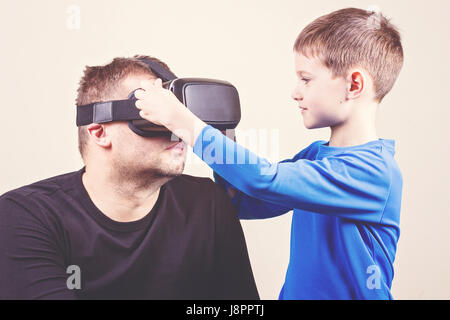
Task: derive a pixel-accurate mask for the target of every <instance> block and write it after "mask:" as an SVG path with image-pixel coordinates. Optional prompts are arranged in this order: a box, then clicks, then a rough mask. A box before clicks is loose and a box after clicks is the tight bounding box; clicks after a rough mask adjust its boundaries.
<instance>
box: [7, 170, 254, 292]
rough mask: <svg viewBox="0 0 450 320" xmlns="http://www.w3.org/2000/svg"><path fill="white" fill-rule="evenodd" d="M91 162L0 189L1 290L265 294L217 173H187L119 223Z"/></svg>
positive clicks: (167, 185)
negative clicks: (95, 189) (100, 200)
mask: <svg viewBox="0 0 450 320" xmlns="http://www.w3.org/2000/svg"><path fill="white" fill-rule="evenodd" d="M84 170H85V168H82V169H81V170H79V171H76V172H72V173H67V174H63V175H60V176H56V177H52V178H49V179H46V180H42V181H39V182H36V183H33V184H30V185H28V186H24V187H21V188H19V189H16V190H12V191H9V192H7V193H5V194H3V195H2V196H1V197H0V299H77V298H78V299H259V296H258V292H257V289H256V285H255V281H254V278H253V274H252V270H251V266H250V261H249V257H248V253H247V248H246V244H245V239H244V235H243V232H242V228H241V225H240V222H239V220H238V218H237V214H236V211H235V210H234V208H233V206H232V204H231V202H230V201H229V199H228V198H227V195H226V194H225V192H224V191H223V190H222V189H221V188H220V187H218V186H216V185H215V184H214V182H213V181H212V180H211V179H208V178H199V177H192V176H188V175H181V176H178V177H176V178H174V179H172V180H171V181H169V182H167V183H166V184H165V185H163V186H162V187H161V190H160V194H159V197H158V199H157V201H156V203H155V206H154V207H153V209H152V210H151V211H150V212H149V213H148V214H147V215H146V216H145V217H143V218H142V219H140V220H137V221H132V222H118V221H114V220H112V219H110V218H109V217H107V216H106V215H104V214H103V213H102V212H101V211H100V210H99V209H98V208H97V207H96V206H95V205H94V203H93V202H92V200H91V199H90V198H89V195H88V193H87V191H86V189H85V188H84V186H83V183H82V180H81V176H82V174H83V172H84ZM70 266H75V267H70ZM77 268H79V269H77ZM77 279H78V280H77ZM77 281H78V282H77ZM77 283H78V284H79V285H81V288H80V289H78V285H77ZM69 287H70V288H72V289H69ZM74 287H75V288H74Z"/></svg>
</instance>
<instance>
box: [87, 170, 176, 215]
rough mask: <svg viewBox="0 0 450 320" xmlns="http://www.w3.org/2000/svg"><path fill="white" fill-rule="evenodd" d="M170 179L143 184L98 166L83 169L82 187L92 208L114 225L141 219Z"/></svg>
mask: <svg viewBox="0 0 450 320" xmlns="http://www.w3.org/2000/svg"><path fill="white" fill-rule="evenodd" d="M168 180H170V178H160V179H154V181H148V180H147V181H146V182H145V184H142V183H139V181H136V180H134V181H133V179H132V180H128V179H126V178H125V177H119V176H117V175H116V174H114V173H113V172H112V170H107V169H105V168H104V167H103V168H102V166H96V167H92V166H86V171H85V172H84V173H83V176H82V181H83V185H84V187H85V189H86V191H87V193H88V194H89V197H90V198H91V200H92V202H93V203H94V204H95V206H96V207H97V208H98V209H99V210H100V211H101V212H102V213H103V214H105V215H106V216H108V217H109V218H111V219H112V220H115V221H118V222H131V221H136V220H139V219H142V218H143V217H144V216H146V215H147V214H148V213H149V212H150V210H151V209H152V208H153V207H154V205H155V203H156V201H157V200H158V196H159V192H160V189H161V186H162V185H163V184H164V183H166V182H167V181H168Z"/></svg>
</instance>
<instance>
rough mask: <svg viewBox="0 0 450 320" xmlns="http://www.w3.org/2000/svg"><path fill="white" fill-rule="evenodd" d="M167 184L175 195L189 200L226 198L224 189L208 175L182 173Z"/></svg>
mask: <svg viewBox="0 0 450 320" xmlns="http://www.w3.org/2000/svg"><path fill="white" fill-rule="evenodd" d="M167 184H168V186H169V188H170V189H172V190H173V192H174V194H175V195H176V196H177V197H183V198H188V199H190V201H194V200H195V201H203V202H205V201H206V202H209V201H211V200H213V201H214V200H220V201H224V199H225V198H226V199H225V201H227V200H228V198H227V196H226V193H225V190H224V189H223V188H222V187H221V186H219V185H217V184H216V183H215V182H214V181H213V180H212V179H211V178H208V177H196V176H191V175H188V174H182V175H180V176H177V177H176V178H174V179H172V180H171V181H169V182H168V183H167Z"/></svg>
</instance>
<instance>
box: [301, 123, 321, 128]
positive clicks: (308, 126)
mask: <svg viewBox="0 0 450 320" xmlns="http://www.w3.org/2000/svg"><path fill="white" fill-rule="evenodd" d="M303 124H304V125H305V128H306V129H320V128H325V127H327V126H326V125H321V124H318V123H305V122H304V123H303Z"/></svg>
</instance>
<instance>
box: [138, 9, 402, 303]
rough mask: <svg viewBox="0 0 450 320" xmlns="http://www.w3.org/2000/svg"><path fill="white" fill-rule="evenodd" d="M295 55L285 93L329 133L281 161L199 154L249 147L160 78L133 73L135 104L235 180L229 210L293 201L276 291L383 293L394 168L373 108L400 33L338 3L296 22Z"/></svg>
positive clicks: (393, 222)
mask: <svg viewBox="0 0 450 320" xmlns="http://www.w3.org/2000/svg"><path fill="white" fill-rule="evenodd" d="M294 55H295V69H296V73H297V76H298V83H297V85H296V87H295V89H294V91H293V92H292V98H293V99H294V100H295V101H296V102H297V103H298V107H299V108H300V109H301V113H302V116H303V121H304V125H305V126H306V127H307V128H308V129H313V128H321V127H330V128H331V136H330V139H329V141H328V142H325V141H316V142H314V143H312V144H311V145H310V146H308V147H307V148H305V149H304V150H302V151H300V152H299V153H297V154H296V155H295V156H294V157H293V158H292V159H288V160H285V161H282V162H280V163H276V164H271V163H269V162H268V161H267V160H266V159H263V158H260V157H257V162H254V161H253V162H251V163H249V162H248V161H246V163H244V164H226V159H225V157H226V153H225V152H224V153H220V152H215V154H214V156H212V153H211V154H208V153H209V151H210V150H212V149H214V150H221V148H225V149H226V150H228V151H227V152H229V150H233V152H234V153H235V154H237V155H238V156H239V155H245V156H246V157H248V158H251V157H256V155H254V154H252V153H251V152H250V151H248V150H246V149H245V148H243V147H242V146H239V145H237V144H236V143H235V142H233V141H231V140H230V139H228V138H225V137H224V136H223V135H222V134H221V132H220V131H218V130H216V129H214V128H212V127H211V126H207V125H206V124H205V123H203V122H202V121H201V120H199V119H198V118H197V117H195V116H194V115H193V114H192V113H191V112H190V111H189V110H188V109H187V108H186V107H184V106H183V105H182V104H181V103H180V102H179V101H178V100H177V99H176V97H175V96H174V95H172V93H170V92H169V91H167V90H164V89H162V87H161V81H160V80H157V81H156V82H155V84H153V85H152V84H150V83H142V84H141V85H142V88H143V90H138V91H137V92H136V97H137V98H138V99H139V100H138V101H137V102H136V106H137V107H138V108H139V109H141V111H140V115H141V116H142V117H143V118H145V119H147V120H149V121H152V122H155V123H158V124H162V125H164V126H166V127H167V128H168V129H169V130H171V131H172V132H174V133H175V134H177V135H178V136H179V137H180V138H182V139H183V140H184V141H185V142H186V143H188V144H189V145H191V146H193V148H194V152H195V153H196V154H197V155H198V156H199V157H201V158H202V159H203V160H204V161H206V162H207V163H208V164H209V165H210V167H211V168H212V169H213V170H214V171H215V173H217V174H218V175H219V176H220V177H221V178H223V179H224V180H227V181H228V183H225V184H226V186H227V187H228V189H229V190H232V189H237V190H239V191H238V192H237V194H235V195H234V197H233V199H232V200H233V203H234V205H235V206H236V207H237V208H238V210H239V217H240V218H247V219H263V218H270V217H274V216H278V215H281V214H283V213H285V212H288V211H290V210H294V213H293V217H292V233H291V251H290V261H289V266H288V270H287V273H286V280H285V283H284V285H283V288H282V290H281V293H280V296H279V298H280V299H392V295H391V292H390V288H391V284H392V279H393V276H394V270H393V262H394V258H395V252H396V246H397V241H398V238H399V233H400V230H399V218H400V205H401V191H402V176H401V173H400V170H399V168H398V166H397V164H396V162H395V160H394V153H395V151H394V149H395V148H394V147H395V143H394V141H393V140H385V139H379V138H378V137H377V134H376V130H375V119H376V110H377V109H378V105H379V103H380V102H381V100H382V99H383V97H384V96H385V95H386V94H387V93H388V92H389V91H390V90H391V88H392V86H393V84H394V82H395V80H396V79H397V76H398V74H399V72H400V69H401V67H402V64H403V50H402V45H401V40H400V35H399V33H398V31H397V30H396V28H395V27H394V26H393V25H392V24H391V23H390V22H389V21H388V20H387V19H386V18H385V17H384V16H382V15H381V14H379V13H378V14H376V13H371V12H367V11H364V10H361V9H356V8H347V9H342V10H338V11H335V12H332V13H330V14H327V15H325V16H322V17H319V18H318V19H316V20H315V21H313V22H312V23H310V24H309V25H308V26H307V27H305V29H303V30H302V32H301V33H300V35H299V36H298V37H297V39H296V42H295V45H294ZM211 141H212V142H211ZM221 157H223V158H224V159H222V158H221ZM248 158H246V159H248ZM219 180H221V179H219ZM222 183H224V182H222ZM230 195H232V193H230Z"/></svg>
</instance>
